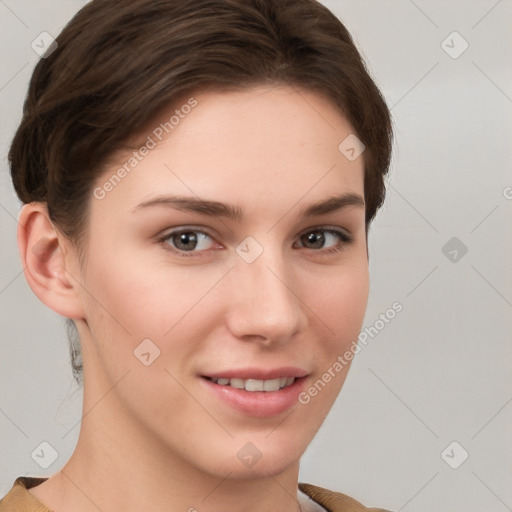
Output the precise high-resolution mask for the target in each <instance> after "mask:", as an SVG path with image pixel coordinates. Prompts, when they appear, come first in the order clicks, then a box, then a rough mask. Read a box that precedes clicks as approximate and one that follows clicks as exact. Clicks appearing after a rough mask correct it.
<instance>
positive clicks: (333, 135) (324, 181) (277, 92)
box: [96, 86, 364, 211]
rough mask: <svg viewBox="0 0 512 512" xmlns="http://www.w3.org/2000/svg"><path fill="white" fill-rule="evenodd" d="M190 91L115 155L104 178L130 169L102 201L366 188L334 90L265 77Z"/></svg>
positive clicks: (257, 198)
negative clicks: (261, 81)
mask: <svg viewBox="0 0 512 512" xmlns="http://www.w3.org/2000/svg"><path fill="white" fill-rule="evenodd" d="M181 101H182V103H178V104H175V105H173V107H172V108H170V109H167V110H165V111H162V112H160V113H159V115H158V116H156V117H155V118H154V119H153V120H152V121H151V122H150V123H148V124H147V125H146V126H145V127H144V129H142V130H141V131H140V132H139V133H138V134H137V141H139V143H140V144H141V145H140V147H138V149H135V151H131V152H129V153H128V152H124V153H119V154H118V155H116V158H115V161H112V162H111V163H109V165H108V168H107V169H106V171H105V172H104V174H103V175H102V176H101V178H100V179H99V180H98V181H97V184H96V185H97V186H98V185H99V186H100V187H101V186H102V185H104V184H105V183H106V182H109V179H110V178H111V177H114V178H115V176H113V175H114V174H116V173H117V174H121V175H122V178H121V179H119V180H118V179H117V178H115V179H114V180H111V179H110V181H114V182H116V183H115V185H114V184H113V185H112V186H111V187H107V188H109V191H108V193H107V194H106V196H105V198H104V200H103V201H101V203H102V204H101V208H103V209H104V208H108V207H109V206H111V207H116V208H120V209H122V210H123V211H127V210H128V209H131V208H133V207H134V206H135V205H136V204H138V203H139V202H141V201H143V200H147V199H149V198H151V197H152V196H154V195H157V194H163V193H172V194H175V195H176V194H182V195H187V196H191V195H197V196H201V197H208V198H212V199H221V200H226V201H230V202H233V201H236V202H237V203H240V202H249V203H250V202H257V203H258V205H259V206H260V207H264V206H265V205H266V207H268V208H270V206H272V205H276V204H280V203H286V204H287V206H288V207H289V206H291V204H295V203H296V204H299V203H300V204H307V203H308V202H314V201H315V200H318V199H319V198H320V199H322V198H325V197H326V194H331V195H335V194H338V193H344V192H354V193H356V192H357V193H359V194H360V195H363V184H364V181H363V166H364V163H363V157H362V156H360V157H359V158H357V159H353V160H350V159H347V157H346V156H345V154H344V153H343V152H342V151H341V150H340V144H341V143H342V141H344V140H345V139H346V138H347V137H349V136H353V135H354V133H353V129H352V127H351V126H350V124H349V123H348V121H347V120H346V119H345V118H344V117H343V116H342V115H341V113H340V112H339V110H338V109H337V108H336V107H335V105H334V104H333V103H332V102H331V101H330V100H328V99H327V98H325V97H324V96H321V95H319V94H316V93H312V92H307V91H304V90H298V89H296V88H292V87H288V86H272V87H269V86H266V87H263V86H261V87H256V88H252V89H250V90H247V91H243V92H238V91H237V92H207V93H206V92H205V93H201V94H197V95H191V96H188V97H184V98H183V99H182V100H181ZM144 147H146V148H149V149H146V150H143V148H144ZM142 153H144V154H142ZM119 169H124V170H125V172H121V173H118V172H117V171H118V170H119ZM302 198H304V200H302ZM307 200H309V201H307ZM260 209H261V208H260Z"/></svg>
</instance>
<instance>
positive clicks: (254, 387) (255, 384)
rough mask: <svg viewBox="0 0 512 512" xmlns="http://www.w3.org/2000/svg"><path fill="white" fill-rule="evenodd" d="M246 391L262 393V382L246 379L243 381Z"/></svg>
mask: <svg viewBox="0 0 512 512" xmlns="http://www.w3.org/2000/svg"><path fill="white" fill-rule="evenodd" d="M245 389H246V391H263V381H262V380H256V379H247V380H246V381H245Z"/></svg>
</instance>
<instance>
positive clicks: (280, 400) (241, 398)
mask: <svg viewBox="0 0 512 512" xmlns="http://www.w3.org/2000/svg"><path fill="white" fill-rule="evenodd" d="M308 375H309V373H308V372H306V371H305V370H302V369H300V368H294V367H281V368H276V369H274V370H268V369H257V368H252V369H251V368H246V369H239V370H233V371H230V370H226V371H222V372H219V373H215V374H210V375H201V379H200V380H201V382H203V384H204V387H205V388H204V389H205V391H206V392H207V393H209V394H210V396H213V397H215V398H216V400H218V401H219V404H223V405H221V407H226V406H227V407H228V408H229V409H230V410H231V411H236V413H237V414H240V413H241V414H243V415H246V416H251V417H254V418H270V417H272V416H276V415H279V414H281V413H284V412H285V411H287V410H289V409H290V408H292V407H293V406H294V405H296V404H297V402H298V395H299V393H300V392H301V391H302V390H303V388H304V386H305V384H306V380H307V377H308Z"/></svg>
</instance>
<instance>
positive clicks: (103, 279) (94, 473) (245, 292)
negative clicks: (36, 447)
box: [18, 86, 369, 512]
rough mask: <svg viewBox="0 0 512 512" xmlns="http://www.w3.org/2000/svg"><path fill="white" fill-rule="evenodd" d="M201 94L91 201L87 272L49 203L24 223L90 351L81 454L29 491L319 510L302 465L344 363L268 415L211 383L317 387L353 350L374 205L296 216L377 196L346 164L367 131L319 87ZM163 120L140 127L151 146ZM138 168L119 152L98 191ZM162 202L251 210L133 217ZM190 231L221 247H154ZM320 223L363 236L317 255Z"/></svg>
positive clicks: (155, 510)
mask: <svg viewBox="0 0 512 512" xmlns="http://www.w3.org/2000/svg"><path fill="white" fill-rule="evenodd" d="M194 97H195V98H196V100H197V101H198V105H197V106H196V107H195V108H194V109H193V110H192V111H191V113H190V114H188V115H187V116H186V117H185V118H184V119H182V120H180V124H179V126H178V127H177V128H176V129H175V130H173V131H172V133H171V134H170V135H168V136H167V137H166V138H165V139H164V140H163V141H162V143H160V144H159V145H158V146H157V147H156V148H154V149H153V150H151V151H150V152H149V154H148V155H147V156H146V157H145V158H144V159H143V160H142V161H141V162H140V163H139V164H138V165H137V167H136V168H135V169H134V170H133V171H132V172H131V173H129V174H128V175H127V176H126V177H125V178H124V179H123V180H122V181H121V183H119V184H117V186H116V187H114V189H113V190H112V191H110V192H109V193H108V194H106V196H105V197H104V198H103V199H101V200H99V199H96V198H95V197H93V196H91V202H90V212H89V223H88V231H87V244H86V247H85V252H84V258H83V262H82V263H83V264H82V265H81V262H80V260H79V258H78V254H77V251H76V249H75V248H74V246H73V244H71V243H70V242H69V241H68V240H67V239H66V238H65V237H63V236H62V235H61V234H60V233H59V231H58V230H57V229H56V228H55V227H54V226H53V225H52V223H51V222H49V220H48V215H47V212H46V209H45V205H44V204H40V203H32V204H29V205H25V206H24V207H23V209H22V211H21V214H20V219H19V221H20V228H19V232H18V234H19V237H18V239H19V247H20V253H21V255H22V261H23V265H24V267H25V275H26V278H27V281H28V283H29V284H30V286H31V288H32V289H33V290H34V292H35V293H36V295H37V296H38V297H39V298H40V299H41V300H42V301H43V302H44V303H45V304H46V305H48V306H49V307H50V308H52V309H53V310H55V311H56V312H57V313H59V314H61V315H63V316H65V317H68V318H73V319H74V320H75V323H76V325H77V328H78V331H79V334H80V339H81V343H82V356H83V363H84V407H83V411H84V417H83V419H82V423H81V427H80V429H81V430H80V435H79V439H78V443H77V446H76V449H75V451H74V453H73V455H72V456H71V458H70V459H69V461H68V462H67V463H66V464H65V465H64V467H63V468H62V469H61V470H60V471H59V472H58V473H56V474H55V475H53V476H52V477H50V478H49V480H47V481H46V482H44V483H43V484H40V485H39V486H37V487H34V488H32V489H31V490H30V492H31V493H32V494H33V495H34V496H36V497H37V498H38V499H39V500H40V501H42V502H43V503H45V504H46V505H47V506H49V507H50V508H52V509H53V510H55V511H56V512H62V511H64V510H75V511H79V512H89V511H94V512H97V510H98V507H99V508H100V509H101V510H102V511H111V510H124V511H126V512H132V511H133V512H135V511H137V512H138V511H139V510H140V509H141V507H143V506H145V505H146V504H148V503H150V504H151V510H152V512H163V511H165V512H169V511H171V512H173V511H186V510H190V509H191V508H192V507H194V508H195V509H197V510H198V511H199V512H202V511H207V512H225V511H229V510H237V511H244V512H258V511H268V510H280V511H292V510H293V511H295V510H298V509H299V504H300V506H301V507H302V510H318V509H319V508H320V507H319V506H318V505H315V504H314V502H311V501H309V502H308V503H306V500H304V497H303V496H302V495H301V493H298V492H297V482H298V472H299V459H300V457H301V455H302V454H303V452H304V450H305V449H306V447H307V446H308V444H309V443H310V442H311V440H312V438H313V437H314V435H315V433H316V432H317V430H318V429H319V427H320V426H321V424H322V422H323V420H324V419H325V416H326V415H327V413H328V412H329V410H330V409H331V406H332V405H333V403H334V400H335V399H336V397H337V395H338V393H339V391H340V389H341V386H342V384H343V381H344V380H345V377H346V374H347V371H348V365H347V366H346V367H345V368H344V370H343V371H341V372H339V373H338V374H337V375H336V377H335V378H333V379H332V380H331V381H330V382H329V383H328V385H326V386H325V388H324V389H323V390H322V391H321V392H319V393H318V395H317V396H315V397H314V398H312V399H311V401H310V403H309V404H307V405H302V404H300V403H295V404H294V406H293V407H292V408H291V409H290V410H287V411H285V412H284V413H280V414H277V415H275V416H271V417H266V418H256V417H252V416H249V415H246V414H244V413H241V412H238V411H236V410H234V409H233V408H231V407H230V406H228V405H226V404H225V403H224V402H221V401H220V400H219V399H218V398H217V397H216V396H214V395H213V394H212V393H211V392H209V391H208V390H207V389H206V388H205V386H204V385H203V384H204V382H202V378H201V377H200V375H204V374H208V372H216V371H220V370H225V369H230V368H243V367H247V366H255V367H263V368H276V367H280V366H296V367H299V368H303V369H305V370H307V373H308V376H307V378H306V379H305V383H304V389H307V388H308V387H309V386H311V385H312V384H313V383H314V382H315V381H317V380H318V379H319V378H321V376H322V374H323V373H324V372H325V371H326V370H327V369H328V368H329V367H331V366H332V365H333V363H334V362H335V361H336V358H337V357H338V356H339V355H340V354H343V353H344V352H345V351H346V350H347V349H348V348H349V346H350V344H351V343H352V341H353V340H355V339H357V335H358V333H359V331H360V329H361V325H362V322H363V318H364V313H365V309H366V303H367V298H368V286H369V279H368V259H367V246H366V232H365V223H364V207H357V206H349V207H346V208H344V209H343V210H340V211H337V212H331V213H328V214H325V215H319V216H315V217H311V218H307V219H302V220H301V219H300V218H299V216H298V212H299V210H300V209H301V208H302V207H304V206H307V205H310V204H311V203H314V202H317V201H320V200H325V199H328V198H330V197H331V196H333V195H338V194H344V193H354V194H358V195H360V196H361V197H364V189H363V158H362V157H360V158H358V159H356V160H354V161H349V160H348V159H346V158H345V157H344V156H343V155H342V154H341V153H340V151H339V150H338V145H339V144H340V142H341V141H342V140H343V139H345V137H347V136H348V135H349V134H351V133H353V132H354V131H353V129H352V127H351V126H350V124H349V123H348V122H347V121H346V119H345V118H344V117H343V116H342V115H341V114H340V113H339V112H338V110H337V109H336V108H335V107H334V105H333V104H332V103H331V102H330V101H329V100H328V99H326V98H324V97H323V96H320V95H318V94H316V93H311V92H306V91H298V90H297V89H294V88H291V87H288V86H259V87H254V88H252V89H249V90H246V91H244V92H224V93H220V92H211V91H210V92H203V93H200V94H197V95H195V96H194ZM172 112H173V110H171V111H170V113H169V112H162V113H161V116H160V117H161V119H169V117H170V115H172ZM159 122H160V120H159V119H155V122H154V123H152V124H150V125H148V127H144V129H143V130H141V133H140V135H141V140H144V139H145V137H147V135H149V134H150V133H151V129H152V128H151V127H154V126H157V125H158V123H159ZM126 158H127V155H126V154H124V155H123V154H121V153H119V154H116V155H115V158H113V159H112V160H111V161H110V162H109V165H108V168H107V169H106V170H105V172H104V174H103V176H102V177H101V178H100V179H99V180H98V181H97V183H96V185H98V186H102V185H103V184H104V183H105V180H106V179H108V178H109V177H110V176H112V174H113V172H115V170H116V169H118V168H119V166H120V165H122V163H123V162H124V161H126ZM160 194H174V195H187V196H194V195H196V196H199V197H201V198H207V199H212V200H217V201H222V202H225V203H232V204H237V205H239V206H241V207H242V208H243V210H244V213H245V216H246V217H245V219H244V220H242V221H236V220H231V219H225V218H221V217H215V216H213V217H212V216H208V215H204V214H200V213H191V212H184V211H179V210H176V209H173V208H170V207H167V206H155V207H148V208H139V209H136V210H135V211H133V210H134V208H135V207H136V206H137V205H138V204H139V203H141V202H142V201H147V200H148V199H151V198H154V197H156V196H157V195H160ZM183 226H185V227H188V226H193V227H194V229H199V228H201V229H202V230H203V231H205V232H207V233H208V234H209V235H210V236H211V238H206V239H205V240H203V241H202V242H201V244H202V245H200V246H199V247H198V248H197V249H195V250H194V251H195V252H194V253H195V254H196V255H198V256H197V257H180V256H178V255H177V254H176V253H173V252H171V251H169V250H166V248H165V246H167V247H169V245H171V247H172V240H171V239H170V238H168V239H167V241H164V242H162V241H159V240H157V238H158V236H159V235H162V236H163V235H165V234H167V233H169V231H171V228H172V229H177V228H181V227H183ZM318 226H321V227H324V226H325V227H328V228H338V229H340V230H344V231H345V232H348V233H350V234H351V235H352V236H353V242H352V243H350V244H349V243H345V244H343V242H341V250H340V251H338V252H333V253H326V252H325V251H326V250H328V249H332V248H333V247H336V245H337V244H338V242H339V239H338V238H337V237H336V236H334V235H333V236H329V235H328V234H327V233H326V232H325V231H323V232H322V233H323V234H325V236H326V237H325V242H324V245H323V246H322V244H321V243H320V245H318V246H315V245H314V244H311V243H310V244H309V245H308V241H307V239H306V240H304V237H302V238H301V235H302V234H304V233H310V232H311V231H314V232H315V231H316V230H315V229H313V230H312V229H311V228H317V229H318ZM247 236H251V237H253V238H254V239H255V240H256V241H257V242H258V243H259V244H260V246H261V247H262V248H263V252H262V254H261V255H260V256H259V257H258V258H257V259H256V260H255V261H254V262H253V263H251V264H248V263H247V262H246V261H244V259H243V258H241V257H240V256H239V255H238V254H237V252H236V248H237V246H238V245H239V244H240V243H241V242H242V241H243V240H244V239H245V238H246V237H247ZM174 242H175V245H174V247H175V248H176V239H174ZM176 250H177V249H176ZM183 252H184V251H183V250H182V253H183ZM146 338H149V339H151V340H152V342H153V343H154V344H155V345H156V346H158V348H159V350H160V356H159V357H158V358H156V359H155V360H154V362H153V363H152V364H151V365H149V366H145V365H143V364H142V363H141V362H140V360H139V359H137V358H136V357H134V353H133V351H134V349H136V347H137V346H138V345H139V344H140V343H141V341H142V340H144V339H146ZM248 442H251V443H252V444H253V445H255V446H256V447H257V449H258V450H259V452H260V453H261V459H260V460H259V461H258V462H257V463H256V464H255V465H254V466H252V467H247V466H246V465H244V464H242V463H241V461H240V460H239V458H238V457H237V452H238V451H239V450H240V449H241V448H242V447H243V446H244V445H246V443H248ZM135 482H136V485H133V484H134V483H135Z"/></svg>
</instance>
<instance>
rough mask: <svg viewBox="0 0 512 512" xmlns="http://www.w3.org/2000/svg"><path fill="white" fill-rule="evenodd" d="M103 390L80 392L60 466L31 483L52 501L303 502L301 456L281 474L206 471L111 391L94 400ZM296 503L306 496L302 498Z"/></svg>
mask: <svg viewBox="0 0 512 512" xmlns="http://www.w3.org/2000/svg"><path fill="white" fill-rule="evenodd" d="M105 389H108V388H105ZM89 391H90V390H89ZM104 394H105V391H103V392H102V393H99V392H98V393H84V416H83V419H82V424H81V430H80V435H79V439H78V443H77V446H76V448H75V451H74V453H73V455H72V456H71V458H70V459H69V461H68V462H67V464H66V465H65V466H64V467H63V468H62V470H61V471H60V472H59V473H57V474H56V475H54V476H53V477H51V478H50V479H49V480H48V481H47V482H45V483H43V484H41V485H40V486H38V487H36V488H34V490H33V491H31V493H32V494H34V495H35V496H36V497H37V498H39V499H40V501H42V502H43V503H44V504H45V505H47V506H48V507H49V508H51V509H53V510H74V511H75V512H98V510H101V511H103V512H108V511H111V510H123V511H124V512H140V510H141V509H144V508H147V507H148V506H150V507H151V511H152V512H184V511H187V512H196V511H198V512H226V511H229V510H236V511H237V512H260V511H261V512H262V511H268V510H279V511H284V512H292V511H293V512H296V511H299V510H300V506H299V502H298V492H297V483H298V471H299V463H298V461H297V462H296V463H295V464H293V465H291V466H289V467H288V468H287V469H286V470H285V471H283V472H281V473H279V474H273V475H271V474H270V473H268V476H265V477H260V478H255V479H249V478H245V479H233V478H230V474H229V473H228V474H226V475H222V476H219V475H212V474H208V473H205V472H204V471H201V469H199V468H197V467H194V466H192V465H191V464H190V463H188V461H185V460H183V459H182V458H181V457H180V456H179V455H178V454H176V453H173V452H172V451H171V450H170V449H169V448H168V447H166V446H162V444H159V443H158V441H157V439H156V436H154V435H152V433H151V432H148V431H147V430H145V429H144V426H143V425H140V424H138V423H137V422H136V421H135V420H134V419H133V418H132V417H130V415H129V414H128V413H127V411H125V410H123V408H122V407H120V406H119V404H118V403H117V402H116V400H115V393H109V394H108V395H106V396H105V397H104V398H103V399H102V400H101V401H97V400H98V399H97V397H98V396H102V395H104ZM93 395H94V397H95V398H93ZM88 411H89V412H88ZM300 503H301V504H302V505H303V504H304V501H303V498H302V499H301V501H300Z"/></svg>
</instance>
